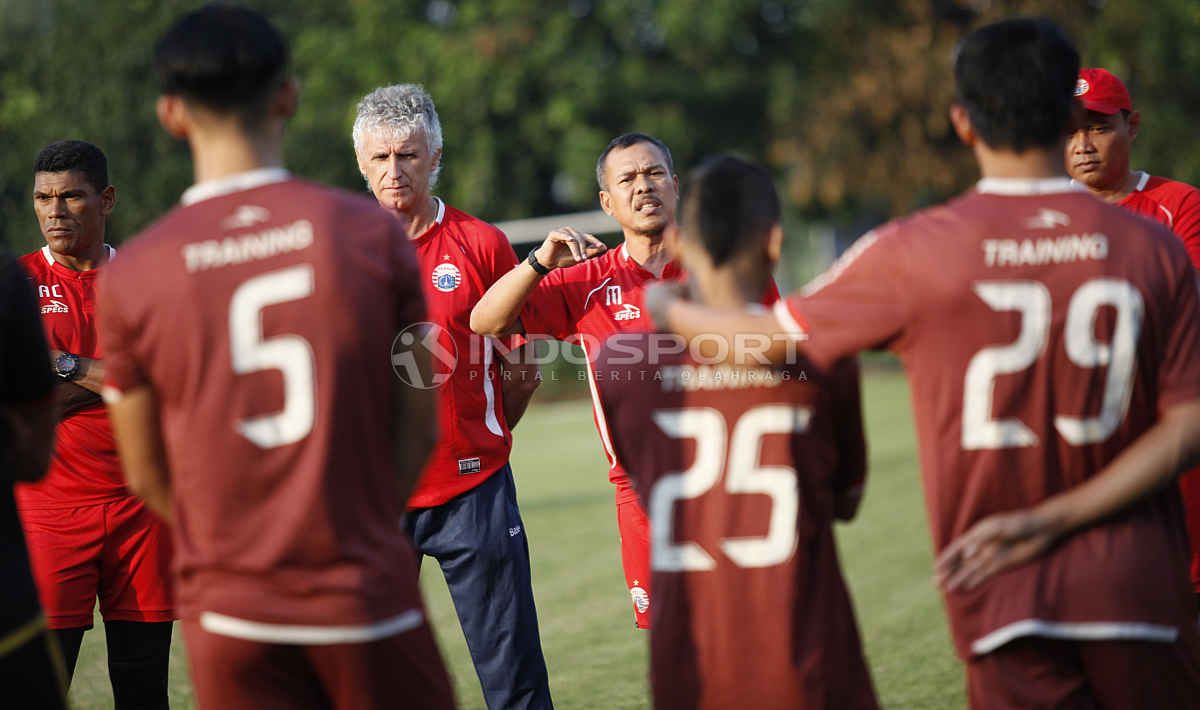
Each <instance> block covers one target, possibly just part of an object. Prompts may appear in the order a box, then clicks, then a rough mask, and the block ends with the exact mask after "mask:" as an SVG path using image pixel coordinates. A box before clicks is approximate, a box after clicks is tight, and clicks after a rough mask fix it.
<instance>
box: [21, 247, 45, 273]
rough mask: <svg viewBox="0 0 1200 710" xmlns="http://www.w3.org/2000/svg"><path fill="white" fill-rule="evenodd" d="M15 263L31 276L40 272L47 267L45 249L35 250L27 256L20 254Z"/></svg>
mask: <svg viewBox="0 0 1200 710" xmlns="http://www.w3.org/2000/svg"><path fill="white" fill-rule="evenodd" d="M15 261H16V262H17V263H19V264H20V265H21V266H22V267H23V268H24V269H25V271H26V272H28V273H29V274H31V275H32V274H34V273H37V272H39V271H42V270H43V269H44V268H45V267H46V266H47V263H46V252H45V247H41V248H38V249H35V250H33V251H31V252H29V253H28V254H22V255H21V256H18V257H17V258H16V259H15Z"/></svg>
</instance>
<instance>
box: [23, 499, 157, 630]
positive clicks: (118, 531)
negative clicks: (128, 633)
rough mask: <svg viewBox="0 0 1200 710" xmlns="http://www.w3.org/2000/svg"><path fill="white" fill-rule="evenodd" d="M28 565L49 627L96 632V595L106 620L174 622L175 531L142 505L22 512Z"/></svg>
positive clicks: (124, 502) (110, 503) (132, 502)
mask: <svg viewBox="0 0 1200 710" xmlns="http://www.w3.org/2000/svg"><path fill="white" fill-rule="evenodd" d="M21 522H22V523H23V525H24V528H25V539H26V541H27V542H28V545H29V562H30V565H31V566H32V568H33V578H34V581H36V582H37V587H38V594H39V596H40V597H41V601H42V608H43V609H44V610H45V612H46V624H47V625H48V626H49V627H50V628H52V629H74V628H88V629H90V628H91V627H92V614H93V611H94V609H95V608H96V598H97V597H99V598H100V612H101V613H102V614H103V615H104V618H105V620H106V621H171V620H173V619H175V618H176V617H175V611H174V608H173V604H172V595H171V569H170V568H171V534H170V530H168V529H167V527H166V526H165V525H163V523H162V521H161V520H159V519H158V517H157V516H155V515H154V514H153V513H151V512H150V511H149V510H147V509H146V507H145V506H144V505H143V504H142V502H141V501H140V500H138V499H137V498H134V497H132V496H128V497H124V498H117V499H115V500H111V501H108V502H107V503H100V504H97V505H89V506H84V507H82V508H53V509H34V510H22V511H21Z"/></svg>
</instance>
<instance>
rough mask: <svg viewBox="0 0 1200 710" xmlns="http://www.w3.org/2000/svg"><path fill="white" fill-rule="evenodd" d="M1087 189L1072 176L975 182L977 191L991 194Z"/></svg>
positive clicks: (1059, 191)
mask: <svg viewBox="0 0 1200 710" xmlns="http://www.w3.org/2000/svg"><path fill="white" fill-rule="evenodd" d="M1083 190H1086V188H1085V187H1083V186H1082V185H1076V184H1075V183H1074V182H1073V181H1072V180H1071V179H1070V178H1065V177H1059V178H984V179H982V180H980V181H979V182H977V183H975V191H976V192H978V193H980V194H990V195H1053V194H1056V193H1061V192H1081V191H1083Z"/></svg>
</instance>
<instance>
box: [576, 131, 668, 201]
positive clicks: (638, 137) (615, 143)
mask: <svg viewBox="0 0 1200 710" xmlns="http://www.w3.org/2000/svg"><path fill="white" fill-rule="evenodd" d="M638 143H649V144H650V145H652V146H654V147H655V148H658V149H659V150H661V151H662V154H663V156H664V157H666V159H667V172H669V173H671V174H672V175H674V174H675V163H674V162H673V161H672V160H671V149H670V148H668V147H667V144H666V143H663V142H662V141H660V140H659V139H657V138H655V137H654V136H651V135H647V134H645V133H622V134H621V135H619V136H617V137H616V138H613V139H612V140H610V141H609V142H608V145H606V146H604V150H603V151H601V152H600V157H599V158H597V159H596V184H598V185H599V186H600V189H601V190H607V189H608V188H606V187H605V186H604V161H606V160H608V154H609V153H611V152H613V151H614V150H617V149H618V148H628V147H629V146H631V145H637V144H638Z"/></svg>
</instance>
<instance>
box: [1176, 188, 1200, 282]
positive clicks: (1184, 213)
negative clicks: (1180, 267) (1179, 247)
mask: <svg viewBox="0 0 1200 710" xmlns="http://www.w3.org/2000/svg"><path fill="white" fill-rule="evenodd" d="M1176 211H1177V212H1178V214H1176V215H1175V220H1174V222H1172V225H1171V229H1172V231H1174V232H1175V234H1176V235H1177V236H1178V237H1179V238H1180V239H1181V240H1182V241H1183V246H1184V247H1186V248H1187V252H1188V256H1189V257H1190V258H1191V260H1192V268H1194V269H1200V190H1197V189H1195V188H1193V189H1191V190H1188V192H1187V193H1186V194H1185V195H1184V197H1183V199H1182V200H1180V203H1179V206H1178V207H1177V208H1176Z"/></svg>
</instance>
